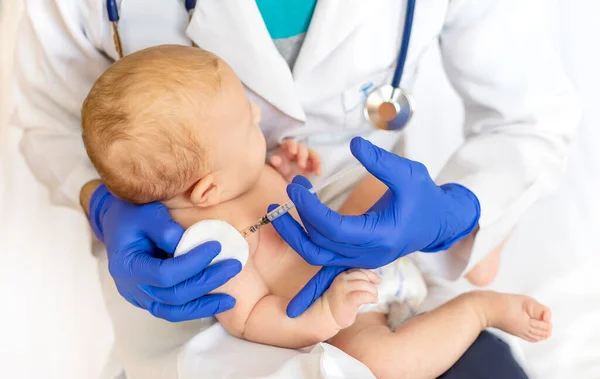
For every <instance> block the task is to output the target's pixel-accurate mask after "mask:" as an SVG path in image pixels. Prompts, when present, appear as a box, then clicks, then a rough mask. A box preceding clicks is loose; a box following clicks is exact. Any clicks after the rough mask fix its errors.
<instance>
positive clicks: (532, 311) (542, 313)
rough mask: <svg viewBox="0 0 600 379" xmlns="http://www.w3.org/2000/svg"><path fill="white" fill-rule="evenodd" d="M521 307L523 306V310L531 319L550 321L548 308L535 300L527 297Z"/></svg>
mask: <svg viewBox="0 0 600 379" xmlns="http://www.w3.org/2000/svg"><path fill="white" fill-rule="evenodd" d="M523 307H524V308H525V312H527V314H528V315H529V317H531V318H532V319H535V320H544V321H546V322H548V321H550V316H551V313H550V308H548V307H547V306H545V305H544V304H542V303H540V302H538V301H537V300H535V299H532V298H530V297H528V298H527V299H525V301H524V302H523Z"/></svg>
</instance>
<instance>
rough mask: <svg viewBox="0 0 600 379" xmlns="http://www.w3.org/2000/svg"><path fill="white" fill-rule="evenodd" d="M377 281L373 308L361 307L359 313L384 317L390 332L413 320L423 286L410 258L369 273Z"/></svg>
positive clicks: (421, 299) (425, 290)
mask: <svg viewBox="0 0 600 379" xmlns="http://www.w3.org/2000/svg"><path fill="white" fill-rule="evenodd" d="M373 272H375V273H376V274H377V275H378V276H379V277H380V278H381V283H379V284H378V285H377V291H378V295H379V298H378V301H377V304H365V305H363V306H362V307H361V308H360V310H359V312H360V313H363V312H379V313H385V314H386V315H387V316H388V324H389V325H390V327H391V328H392V330H393V329H396V327H397V326H398V325H399V324H400V323H401V322H403V321H406V320H407V319H409V318H411V317H413V316H415V315H416V314H417V312H418V309H419V306H420V305H421V303H422V302H423V301H424V300H425V297H426V296H427V285H426V284H425V280H424V279H423V275H421V272H420V271H419V269H418V268H417V267H416V266H415V264H414V263H413V262H411V260H410V258H408V257H404V258H401V259H398V260H396V261H394V262H392V263H390V264H388V265H387V266H383V267H380V268H378V269H375V270H373Z"/></svg>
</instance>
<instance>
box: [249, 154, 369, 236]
mask: <svg viewBox="0 0 600 379" xmlns="http://www.w3.org/2000/svg"><path fill="white" fill-rule="evenodd" d="M359 169H364V167H363V166H362V165H361V164H360V163H358V164H356V165H354V166H350V167H348V168H346V169H344V170H342V171H339V172H337V173H335V174H333V175H331V176H330V177H329V178H327V179H325V180H323V181H322V182H321V183H319V185H317V186H315V187H312V188H311V189H309V190H308V191H309V192H310V193H312V194H315V193H317V192H319V191H320V190H322V189H323V188H325V187H327V186H328V185H330V184H331V183H334V182H337V181H338V180H340V179H341V178H343V177H344V176H346V175H348V174H350V173H352V172H358V170H359ZM294 207H295V205H294V203H293V202H292V201H291V200H288V201H287V202H286V203H284V204H282V205H280V206H278V207H277V208H275V209H273V210H272V211H271V212H269V213H267V214H266V215H264V216H263V217H261V218H260V220H258V221H257V222H256V223H254V224H253V225H250V226H249V227H247V228H245V229H242V230H241V231H240V233H241V234H242V236H243V237H248V236H249V235H250V234H252V233H254V232H256V231H257V230H258V229H260V228H261V227H263V226H264V225H267V224H269V223H271V222H272V221H273V220H275V219H277V218H279V217H281V216H283V215H284V214H286V213H287V212H289V211H290V210H291V209H294Z"/></svg>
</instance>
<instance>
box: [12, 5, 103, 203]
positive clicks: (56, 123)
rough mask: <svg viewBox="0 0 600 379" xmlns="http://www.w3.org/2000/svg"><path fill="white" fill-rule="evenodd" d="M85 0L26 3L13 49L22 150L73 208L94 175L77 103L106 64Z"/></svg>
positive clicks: (44, 180)
mask: <svg viewBox="0 0 600 379" xmlns="http://www.w3.org/2000/svg"><path fill="white" fill-rule="evenodd" d="M85 3H87V2H83V1H75V0H67V1H41V0H31V1H28V2H27V3H26V6H25V12H24V15H23V19H22V21H21V25H20V29H19V34H18V40H17V49H16V51H15V74H16V91H15V113H14V114H13V117H12V119H11V124H13V125H15V126H17V127H19V128H21V129H22V130H23V137H22V140H21V151H22V153H23V155H24V156H25V159H26V161H27V163H28V165H29V167H30V168H31V170H32V171H33V173H34V175H35V176H36V177H37V179H38V180H39V181H41V182H42V183H43V184H45V185H46V186H47V187H48V188H49V189H50V193H51V198H52V201H53V202H54V203H57V204H61V205H68V206H71V207H73V208H77V209H79V192H80V190H81V187H82V186H83V185H84V184H85V183H87V182H88V181H90V180H92V179H94V178H98V174H97V173H96V171H95V169H94V167H93V165H92V164H91V162H90V161H89V159H88V157H87V154H86V152H85V148H84V145H83V142H82V139H81V119H80V110H81V105H82V103H83V100H84V99H85V97H86V95H87V93H88V91H89V89H90V88H91V87H92V85H93V83H94V81H95V79H96V78H97V77H98V76H99V75H100V74H101V73H102V72H103V71H104V70H105V69H106V68H107V67H108V66H109V65H110V60H109V59H108V58H107V57H106V56H105V55H104V54H102V53H101V52H100V51H99V50H98V49H96V48H95V47H94V46H93V44H92V43H91V42H90V40H89V39H88V37H87V35H88V31H87V30H86V25H85V22H84V21H83V17H82V15H83V14H85V13H86V11H87V10H86V9H84V7H85ZM100 16H101V14H100V15H98V17H100ZM87 20H89V17H88V18H87ZM96 33H97V32H96Z"/></svg>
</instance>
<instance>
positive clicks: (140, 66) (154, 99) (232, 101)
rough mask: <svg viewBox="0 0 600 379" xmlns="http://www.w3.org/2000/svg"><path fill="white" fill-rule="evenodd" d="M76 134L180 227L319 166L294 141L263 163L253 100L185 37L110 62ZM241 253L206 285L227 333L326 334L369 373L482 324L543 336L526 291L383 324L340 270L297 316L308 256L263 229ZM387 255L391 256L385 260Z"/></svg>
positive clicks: (371, 293)
mask: <svg viewBox="0 0 600 379" xmlns="http://www.w3.org/2000/svg"><path fill="white" fill-rule="evenodd" d="M82 120H83V121H82V124H83V139H84V142H85V146H86V149H87V152H88V155H89V156H90V159H91V160H92V162H93V164H94V165H95V167H96V168H97V170H98V172H99V173H100V175H101V177H102V179H103V180H104V182H105V183H106V185H107V187H108V188H109V189H110V190H111V192H112V193H113V194H115V195H116V196H118V197H120V198H122V199H125V200H127V201H129V202H132V203H136V204H144V203H149V202H156V201H159V202H162V203H163V204H164V205H165V206H166V207H167V208H168V209H169V211H170V213H171V215H172V217H173V219H174V220H175V221H177V222H179V223H180V224H181V225H182V226H183V227H184V228H189V227H190V226H192V225H193V224H195V223H197V222H199V221H201V220H208V219H217V220H224V221H226V222H227V223H229V224H230V225H232V226H233V227H234V228H236V229H237V230H241V229H243V228H244V227H246V226H248V225H251V224H252V223H254V222H255V221H256V220H257V219H259V218H260V217H261V216H263V215H264V213H265V210H266V209H267V207H268V205H269V204H273V203H279V204H281V203H283V202H285V201H287V200H288V199H287V196H286V192H285V188H286V185H287V183H288V181H286V179H288V180H289V177H287V178H284V177H283V176H282V175H281V174H280V172H278V170H276V169H275V168H274V167H273V166H276V167H277V168H278V169H279V170H280V171H284V172H285V174H286V176H287V175H288V174H289V175H292V174H293V172H292V171H294V167H293V166H294V165H295V166H296V168H297V169H299V170H300V172H301V173H302V172H318V170H319V167H318V166H319V162H318V157H317V156H316V155H315V154H314V153H312V152H310V151H309V150H308V149H306V147H304V146H302V145H298V144H296V143H294V142H293V141H289V142H286V143H285V145H284V147H282V150H280V151H279V152H278V153H277V154H276V155H275V156H274V157H272V158H271V162H272V165H268V164H265V160H266V147H265V139H264V136H263V134H262V132H261V128H260V126H259V122H260V111H259V108H258V107H257V106H256V105H255V104H252V103H250V102H249V100H248V98H247V96H246V94H245V92H244V87H243V85H242V84H241V82H240V81H239V79H238V78H237V77H236V75H235V73H234V72H233V70H232V69H231V68H230V67H229V66H228V65H227V64H226V63H225V62H224V61H222V60H221V59H219V58H218V57H216V56H215V55H213V54H211V53H209V52H207V51H203V50H201V49H198V48H191V47H182V46H160V47H154V48H149V49H146V50H143V51H139V52H137V53H134V54H132V55H129V56H127V57H125V58H123V59H122V60H120V61H118V62H116V63H115V64H114V65H113V66H112V67H111V68H109V69H108V70H107V71H106V72H105V73H104V74H103V75H102V76H101V77H100V78H99V79H98V80H97V81H96V83H95V84H94V87H93V88H92V90H91V91H90V93H89V95H88V97H87V99H86V101H85V103H84V105H83V110H82ZM247 242H248V245H249V247H250V255H249V259H248V261H247V263H246V265H245V266H244V268H243V270H242V271H241V273H240V274H238V275H237V276H236V277H234V278H233V279H232V280H231V281H229V282H228V283H227V284H225V285H224V286H222V287H220V288H219V289H218V290H217V291H215V292H220V293H228V294H230V295H232V296H234V297H235V298H236V299H237V302H236V305H235V307H234V308H233V309H231V310H229V311H227V312H224V313H221V314H219V315H217V319H218V321H219V322H220V323H221V324H222V325H223V327H224V328H225V329H226V330H227V331H228V332H229V333H230V334H232V335H233V336H236V337H239V338H244V339H247V340H250V341H254V342H258V343H264V344H269V345H275V346H282V347H288V348H301V347H305V346H310V345H313V344H315V343H317V342H322V341H328V342H330V343H331V344H333V345H335V346H337V347H338V348H340V349H342V350H343V351H345V352H346V353H348V354H350V355H351V356H353V357H355V358H357V359H358V360H360V361H362V362H363V363H365V364H366V365H367V366H368V367H369V368H370V369H371V370H372V371H373V373H374V374H375V375H376V376H377V377H378V378H388V377H393V378H397V377H411V378H417V377H418V378H420V377H424V378H427V377H437V376H439V375H440V374H442V373H443V372H444V371H446V370H447V369H448V368H449V367H450V366H452V364H454V363H455V362H456V361H457V360H458V358H459V357H460V356H461V355H462V354H463V353H464V352H465V351H466V349H467V348H468V347H469V346H470V345H471V344H472V343H473V341H474V340H475V338H476V337H477V336H478V335H479V333H480V332H481V331H482V330H484V329H485V328H488V327H496V328H500V329H502V330H504V331H506V332H508V333H511V334H513V335H516V336H519V337H521V338H524V339H526V340H528V341H539V340H542V339H545V338H547V337H549V335H550V330H551V324H550V311H549V309H548V308H547V307H545V306H543V305H541V304H540V303H538V302H537V301H535V300H534V299H531V298H529V297H526V296H519V295H508V294H500V293H495V292H483V291H482V292H479V291H478V292H471V293H467V294H464V295H461V296H458V297H457V298H455V299H453V300H451V301H450V302H448V303H446V304H444V305H442V306H440V307H438V308H437V309H434V310H433V311H431V312H428V313H425V314H421V315H418V316H416V317H413V318H410V319H408V320H407V321H405V322H403V323H402V324H400V325H399V326H398V327H397V328H395V329H393V328H389V327H388V326H387V320H386V316H387V315H386V313H385V311H384V313H382V312H381V310H380V309H373V308H367V311H364V312H360V311H359V310H361V309H362V310H364V308H361V307H363V306H369V305H372V304H377V302H378V293H377V288H376V285H377V284H378V283H379V282H380V279H379V277H378V276H377V274H376V273H375V272H374V271H370V270H350V271H347V272H345V273H342V274H340V275H339V276H338V277H337V278H336V279H335V280H334V282H333V283H332V285H331V286H330V288H329V289H328V290H327V291H326V292H325V293H324V294H323V295H322V296H321V297H320V298H319V299H318V300H317V301H316V302H315V303H314V304H313V305H312V306H311V307H310V308H309V309H308V310H307V311H306V312H305V313H304V314H302V315H301V316H299V317H297V318H294V319H291V318H288V317H287V315H286V306H287V305H288V302H289V301H290V299H291V298H292V297H293V296H294V295H295V294H296V293H297V292H298V291H299V290H300V289H301V288H302V287H303V286H304V285H305V284H306V283H307V282H308V280H309V279H310V278H311V277H312V276H313V275H314V274H315V273H316V272H317V270H318V269H319V267H315V266H311V265H310V264H308V263H306V262H305V261H304V260H303V259H302V258H301V257H300V256H299V255H298V254H296V253H295V252H294V251H293V250H292V249H291V248H290V247H289V246H288V245H287V244H286V243H285V242H284V241H283V240H282V239H281V238H280V237H279V235H278V234H277V233H276V232H275V230H274V229H273V228H272V227H271V226H270V225H268V226H265V227H263V228H261V229H260V230H259V231H258V232H256V233H254V234H252V235H250V236H249V237H248V238H247ZM392 265H394V264H392Z"/></svg>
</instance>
